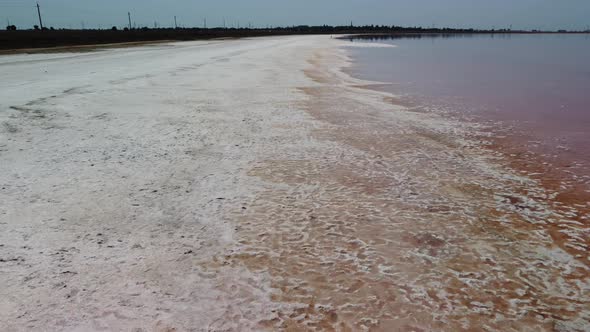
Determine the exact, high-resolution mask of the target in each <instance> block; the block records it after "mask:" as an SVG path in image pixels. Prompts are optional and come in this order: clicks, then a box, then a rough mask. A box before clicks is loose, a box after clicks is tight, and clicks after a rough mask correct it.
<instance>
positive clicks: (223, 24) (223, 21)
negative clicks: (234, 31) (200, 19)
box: [223, 17, 225, 29]
mask: <svg viewBox="0 0 590 332" xmlns="http://www.w3.org/2000/svg"><path fill="white" fill-rule="evenodd" d="M223 28H224V29H225V17H224V18H223Z"/></svg>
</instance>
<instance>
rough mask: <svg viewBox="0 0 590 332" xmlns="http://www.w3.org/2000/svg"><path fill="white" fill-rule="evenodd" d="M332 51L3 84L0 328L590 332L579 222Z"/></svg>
mask: <svg viewBox="0 0 590 332" xmlns="http://www.w3.org/2000/svg"><path fill="white" fill-rule="evenodd" d="M341 45H342V44H341V42H339V41H336V40H331V39H329V37H325V36H319V37H317V36H316V37H287V38H268V39H258V40H243V41H224V42H220V43H216V44H212V45H201V44H198V43H178V44H174V46H169V47H167V48H165V47H151V48H135V49H133V50H132V51H119V50H114V51H105V52H101V53H102V55H100V54H99V55H86V54H85V55H82V56H81V57H80V58H77V60H74V61H75V62H76V63H78V65H76V66H74V67H73V68H72V67H71V65H69V62H68V61H72V59H69V60H67V61H65V62H63V63H64V65H68V66H69V69H68V70H69V72H66V74H67V75H68V77H72V78H73V79H72V80H68V81H61V80H60V81H57V82H59V83H58V84H57V85H55V86H48V81H44V82H39V83H35V82H30V81H27V82H28V83H27V82H23V79H22V75H23V69H30V70H31V72H35V70H37V69H38V68H39V67H37V66H38V65H39V63H40V64H45V63H47V62H44V61H53V62H57V63H61V61H63V59H60V58H57V59H44V58H40V59H37V60H35V61H40V62H39V63H37V62H34V63H32V64H29V65H30V66H31V67H27V62H24V61H23V60H24V59H20V58H19V59H18V61H23V62H21V66H24V67H23V68H15V69H14V73H12V72H11V70H8V69H3V68H2V66H1V65H0V71H3V73H4V74H7V75H6V77H9V79H8V80H7V82H8V83H5V85H4V86H2V90H0V91H2V92H3V95H2V97H4V98H3V99H0V100H3V102H2V104H1V106H2V107H3V109H9V110H10V111H9V113H5V114H3V117H2V119H1V121H3V123H5V125H4V127H3V128H4V129H6V130H4V131H2V135H3V136H2V143H1V145H0V146H1V148H2V150H1V152H0V153H2V155H3V158H5V160H7V162H6V163H3V164H2V173H1V174H2V175H1V177H0V180H1V182H2V185H3V187H4V188H3V191H2V192H1V195H2V197H1V198H2V201H3V202H7V203H6V204H3V207H2V211H1V214H0V227H1V230H2V232H1V233H0V234H1V235H0V241H1V242H0V244H1V246H0V258H2V262H0V264H1V265H0V269H1V270H0V282H2V284H3V285H5V286H4V287H3V288H2V290H1V291H0V295H1V296H0V298H2V299H3V300H2V302H1V303H0V306H1V308H2V309H3V310H1V312H2V316H0V322H2V325H0V326H2V328H3V330H8V331H12V330H15V331H17V330H43V329H47V328H49V329H52V330H55V329H58V330H78V331H79V330H84V331H88V330H101V329H106V330H121V331H122V330H129V329H132V328H136V329H143V330H146V331H151V330H155V331H171V330H178V331H191V330H193V331H201V330H214V331H218V330H262V329H267V330H291V331H299V330H327V331H330V330H338V331H357V330H361V331H362V330H368V331H370V330H375V331H491V330H498V331H555V330H556V331H585V330H588V329H589V328H590V310H589V309H588V308H589V306H590V297H589V295H588V291H589V290H590V285H589V282H588V277H589V265H590V260H589V257H588V255H587V249H588V245H590V243H588V238H589V237H588V220H587V215H583V213H587V210H585V209H587V205H586V206H584V204H582V202H580V204H578V205H580V206H578V205H574V204H570V203H567V204H566V205H565V206H561V207H559V206H557V205H556V204H553V202H555V200H554V199H555V196H553V193H552V192H551V190H550V188H547V187H544V186H543V183H541V182H540V181H538V180H537V179H535V178H534V177H533V176H528V175H526V174H522V173H521V172H519V171H518V170H517V169H514V168H511V167H509V166H510V165H509V163H510V159H507V158H506V157H505V156H504V155H502V154H500V153H494V152H493V151H491V150H490V149H489V147H486V144H485V142H484V141H482V139H481V137H482V135H483V134H485V128H482V127H480V126H478V125H477V124H475V123H471V122H467V121H461V120H460V119H453V118H449V117H445V116H442V115H437V114H432V113H422V112H415V111H412V109H409V108H407V107H406V106H403V105H397V104H394V103H392V101H393V100H394V98H395V96H392V95H391V94H388V93H384V92H379V91H373V90H369V89H367V87H368V86H369V85H371V84H374V83H375V82H365V81H361V80H357V79H354V78H352V77H350V76H349V75H347V74H346V73H344V69H345V68H346V67H347V66H350V59H349V58H348V56H347V53H346V52H347V51H346V49H344V48H341V47H340V46H341ZM171 49H172V50H175V51H176V52H175V53H174V54H176V55H175V56H174V57H173V58H172V59H170V58H167V56H169V54H171V53H168V52H169V51H170V50H171ZM127 52H129V53H127ZM39 57H42V56H39ZM89 57H90V58H89ZM113 59H117V62H115V63H113V62H111V61H112V60H113ZM138 59H143V61H139V64H136V61H137V60H138ZM164 60H165V61H164ZM121 61H129V66H128V67H125V70H120V69H119V68H120V63H121ZM98 65H100V67H101V68H104V70H103V72H102V73H101V76H100V77H98V78H96V80H95V81H93V82H91V83H90V84H88V85H83V84H76V83H78V82H75V81H76V80H80V81H85V74H83V73H85V72H86V71H88V69H90V68H91V67H94V66H98ZM154 68H156V69H154ZM115 69H116V70H115ZM129 71H131V72H129ZM24 72H25V73H27V71H24ZM11 73H12V74H11ZM76 74H77V75H76ZM64 75H65V74H64ZM78 75H79V76H78ZM19 84H21V85H19ZM54 84H55V83H54ZM22 85H26V86H27V87H28V88H29V91H31V90H32V89H37V90H35V91H36V95H37V96H36V97H34V98H35V99H34V100H32V101H31V100H29V97H28V95H27V94H24V93H23V94H20V95H18V94H16V93H15V91H22V89H23V88H22ZM62 85H80V87H79V88H78V89H74V90H71V89H70V88H69V87H66V86H62ZM54 90H59V91H63V93H62V94H59V95H56V97H55V98H52V97H51V96H52V95H54V93H55V92H54ZM130 96H133V97H132V98H130ZM40 97H46V99H43V98H41V99H39V98H40ZM5 112H6V111H5ZM10 128H13V129H10ZM72 142H77V143H76V144H73V143H72ZM84 142H85V143H84ZM28 211H30V212H28Z"/></svg>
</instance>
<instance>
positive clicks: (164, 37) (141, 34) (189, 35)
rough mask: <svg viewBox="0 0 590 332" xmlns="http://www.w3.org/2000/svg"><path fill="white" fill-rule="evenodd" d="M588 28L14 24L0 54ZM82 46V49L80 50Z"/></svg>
mask: <svg viewBox="0 0 590 332" xmlns="http://www.w3.org/2000/svg"><path fill="white" fill-rule="evenodd" d="M589 32H590V31H567V30H556V31H541V30H511V29H494V30H479V29H453V28H423V27H399V26H382V25H381V26H380V25H367V26H352V25H350V26H327V25H323V26H306V25H302V26H293V27H277V28H255V29H254V28H210V29H204V28H158V29H152V28H147V27H144V28H138V29H135V28H134V29H128V28H125V29H119V28H117V27H113V28H111V29H100V30H99V29H85V30H72V29H53V28H43V29H31V30H19V29H17V27H15V26H8V27H7V29H6V30H2V31H0V51H1V52H2V53H6V52H10V51H14V50H21V52H22V51H23V50H27V51H28V50H34V49H43V48H54V47H55V48H60V47H61V48H63V47H71V46H81V45H93V46H100V45H103V46H104V45H105V44H107V45H110V44H121V43H130V45H133V44H137V43H145V42H157V41H188V40H207V39H216V38H244V37H262V36H280V35H303V34H334V35H353V34H355V35H358V34H364V35H367V37H368V38H376V37H378V36H383V35H389V36H391V35H399V36H402V35H405V36H407V35H408V34H414V35H422V34H484V33H485V34H489V33H495V34H514V33H589ZM83 49H84V48H82V50H83Z"/></svg>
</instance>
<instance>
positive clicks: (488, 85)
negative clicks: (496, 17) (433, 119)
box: [351, 34, 590, 192]
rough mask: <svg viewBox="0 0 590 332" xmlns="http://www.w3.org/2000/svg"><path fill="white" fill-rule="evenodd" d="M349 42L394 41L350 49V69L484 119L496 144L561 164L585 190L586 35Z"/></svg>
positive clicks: (589, 142) (424, 101)
mask: <svg viewBox="0 0 590 332" xmlns="http://www.w3.org/2000/svg"><path fill="white" fill-rule="evenodd" d="M354 42H373V43H374V42H378V43H384V44H389V45H394V46H395V47H393V48H351V54H352V56H353V58H355V60H356V62H355V66H354V67H353V68H352V69H351V70H352V74H353V75H354V76H356V77H360V78H363V79H368V80H375V81H380V82H390V83H391V84H388V85H383V86H378V87H377V88H378V89H380V90H385V91H389V92H393V93H395V94H397V95H401V96H402V97H401V99H402V100H403V101H404V102H405V103H408V104H410V105H413V106H414V107H418V108H422V109H424V110H428V111H438V112H449V113H452V114H453V115H455V116H457V115H458V116H462V117H465V118H469V119H471V120H475V121H478V122H481V123H485V124H489V125H490V128H491V129H492V130H493V131H494V133H495V136H496V138H497V139H496V140H495V142H494V144H495V145H497V146H498V147H500V148H501V149H502V150H504V151H507V149H508V150H509V152H510V153H512V154H513V155H526V157H527V159H528V160H530V159H531V158H532V156H531V155H529V154H534V155H535V157H540V158H541V159H540V160H539V162H540V164H541V165H548V167H549V169H550V170H552V171H554V170H555V169H556V168H560V169H563V168H565V169H566V172H562V173H565V174H566V175H567V174H569V177H570V178H571V179H570V180H572V181H574V182H576V183H575V186H578V187H579V186H582V187H584V189H583V191H585V192H590V191H589V188H590V185H589V183H590V167H589V165H590V130H589V128H590V62H589V61H588V59H590V35H588V34H577V35H571V34H569V35H567V34H522V35H461V36H451V37H443V36H422V37H419V38H418V37H417V36H413V37H403V38H400V37H396V38H393V37H380V38H378V39H362V40H355V41H354ZM518 163H520V164H522V162H520V161H519V162H518ZM543 163H545V164H543ZM529 166H530V165H529ZM562 175H563V174H562ZM572 185H573V184H572Z"/></svg>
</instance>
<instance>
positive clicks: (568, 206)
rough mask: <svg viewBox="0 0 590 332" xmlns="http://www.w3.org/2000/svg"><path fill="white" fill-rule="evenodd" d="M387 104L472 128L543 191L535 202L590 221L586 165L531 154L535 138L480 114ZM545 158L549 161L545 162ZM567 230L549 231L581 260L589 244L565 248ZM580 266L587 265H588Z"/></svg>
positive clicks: (379, 87)
mask: <svg viewBox="0 0 590 332" xmlns="http://www.w3.org/2000/svg"><path fill="white" fill-rule="evenodd" d="M345 71H346V73H347V74H348V75H351V76H353V73H352V70H350V69H346V70H345ZM391 85H392V83H389V82H381V83H379V82H375V83H373V84H370V85H367V86H366V88H367V89H370V90H374V91H380V92H384V93H391V92H390V91H391V89H388V88H383V87H384V86H387V87H389V86H391ZM389 101H390V102H391V103H392V104H393V105H396V106H402V107H404V108H406V109H417V110H418V112H423V113H425V114H430V113H434V114H437V115H439V116H443V117H445V118H449V119H453V120H457V121H460V122H466V123H471V124H474V125H475V126H476V127H477V129H476V130H475V132H474V133H470V134H469V136H470V139H471V140H473V141H476V142H480V144H479V147H480V148H482V149H483V150H484V151H487V152H486V154H488V155H490V156H493V158H496V157H499V158H498V160H497V162H498V163H499V164H500V165H502V167H505V168H506V169H507V170H508V171H509V172H514V173H516V174H519V175H522V176H524V177H527V178H530V179H531V180H533V181H534V182H535V183H537V184H538V185H539V186H540V187H542V188H543V190H544V191H546V195H545V197H537V199H540V200H541V201H543V203H544V204H547V205H549V206H551V208H552V209H554V210H556V211H560V213H562V214H563V215H567V216H568V218H570V219H572V220H573V221H574V222H575V223H579V224H580V225H584V224H586V223H588V220H589V218H590V204H588V202H590V190H589V189H590V186H589V182H588V177H589V175H590V174H589V173H588V166H589V165H585V168H584V170H586V171H584V170H580V171H578V172H576V171H575V168H576V167H581V166H583V162H584V161H583V160H579V158H578V159H576V158H572V157H570V158H565V156H563V155H557V154H555V153H556V152H559V151H554V153H548V152H547V151H545V153H541V151H539V150H536V151H535V150H531V149H529V148H528V147H527V146H526V144H527V143H528V142H530V141H531V140H534V139H536V137H533V136H528V135H526V134H525V133H524V132H523V130H524V129H523V128H520V129H519V131H517V130H515V129H514V128H507V126H506V125H505V124H503V123H502V120H500V119H498V118H495V119H492V118H485V117H484V116H483V115H482V114H463V113H461V112H460V111H449V112H443V113H440V114H439V112H436V111H431V110H424V109H425V108H428V106H426V105H421V104H420V102H410V101H407V100H405V99H404V98H398V97H397V96H395V95H394V94H393V95H392V96H391V98H390V99H389ZM562 154H563V153H562ZM549 156H552V157H553V158H549ZM559 157H561V158H559ZM519 192H520V193H521V194H522V195H524V197H526V196H527V195H528V192H527V189H526V188H521V189H520V190H519ZM533 195H534V194H533ZM510 200H511V202H512V203H513V204H515V205H517V206H519V205H521V206H524V205H522V203H523V199H522V198H518V199H515V198H510ZM552 227H553V226H552ZM567 227H569V226H565V227H563V225H562V226H556V227H555V228H556V229H554V230H552V231H551V236H552V237H553V239H554V240H555V241H556V243H559V246H560V247H561V248H562V249H563V250H565V251H567V252H568V253H570V254H571V255H573V256H577V257H583V256H585V255H586V253H585V251H586V248H589V247H590V241H585V242H584V243H583V244H581V245H582V247H577V249H574V248H573V247H567V246H565V245H564V244H565V243H567V240H564V238H565V239H567V235H563V234H562V233H565V234H567ZM582 248H583V249H582ZM582 262H584V261H582ZM584 263H585V264H587V265H588V262H584Z"/></svg>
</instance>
